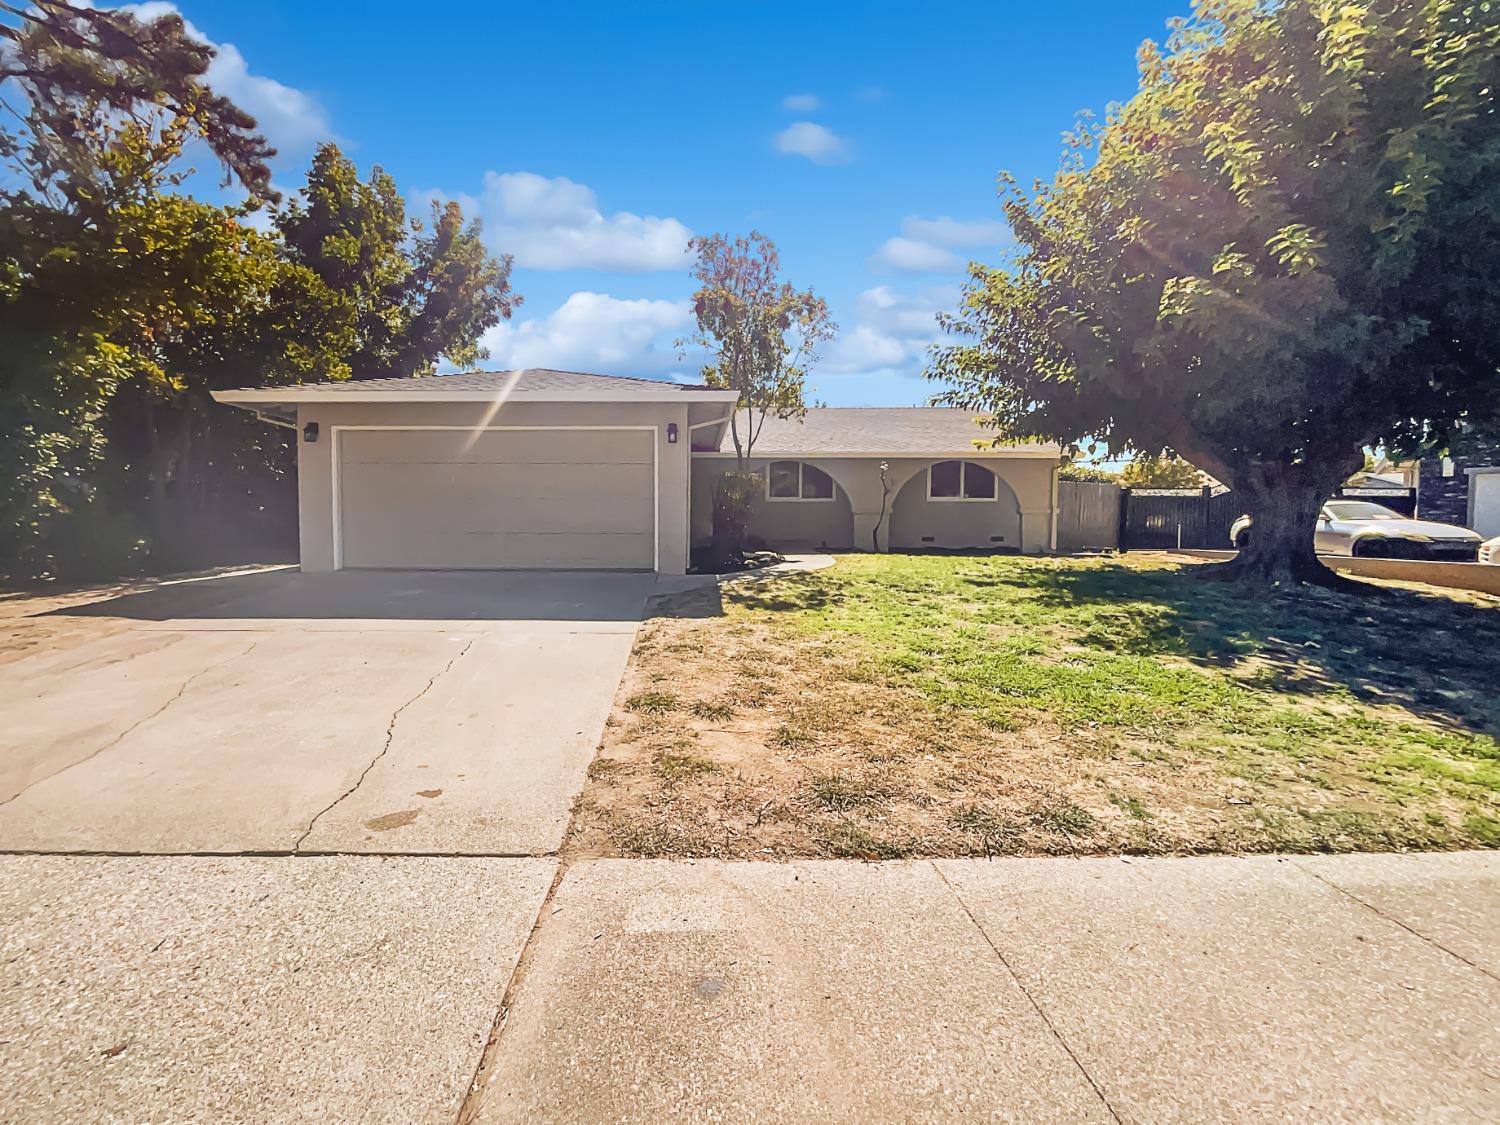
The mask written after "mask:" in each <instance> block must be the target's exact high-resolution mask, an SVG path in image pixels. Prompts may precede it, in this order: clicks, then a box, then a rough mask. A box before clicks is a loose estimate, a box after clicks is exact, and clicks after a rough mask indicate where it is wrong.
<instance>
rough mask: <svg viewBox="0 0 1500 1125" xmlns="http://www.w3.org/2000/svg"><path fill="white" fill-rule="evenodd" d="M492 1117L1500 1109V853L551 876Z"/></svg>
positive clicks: (1101, 1116)
mask: <svg viewBox="0 0 1500 1125" xmlns="http://www.w3.org/2000/svg"><path fill="white" fill-rule="evenodd" d="M512 993H513V999H514V1003H513V1006H512V1008H511V1010H510V1012H509V1013H508V1018H507V1020H506V1022H505V1024H504V1027H503V1030H502V1032H501V1034H500V1035H499V1036H498V1037H497V1039H496V1040H495V1042H494V1043H493V1044H492V1047H491V1050H490V1052H489V1054H488V1056H487V1058H486V1061H485V1065H484V1067H483V1071H482V1076H481V1077H482V1082H481V1087H480V1089H479V1091H478V1092H477V1096H476V1097H475V1098H473V1099H471V1103H470V1107H469V1112H470V1114H471V1115H472V1118H473V1119H474V1120H478V1121H482V1122H491V1123H493V1122H510V1121H642V1122H645V1121H658V1120H664V1119H667V1118H674V1119H680V1120H766V1119H776V1120H792V1121H825V1120H835V1121H872V1120H880V1121H890V1120H923V1121H931V1120H955V1121H958V1120H965V1121H977V1120H995V1119H1002V1120H1028V1121H1111V1120H1114V1121H1183V1122H1202V1121H1241V1120H1268V1119H1273V1118H1274V1119H1277V1120H1316V1121H1433V1120H1475V1121H1477V1120H1495V1119H1496V1117H1497V1115H1500V1062H1497V1061H1496V1060H1497V1059H1500V1021H1497V1019H1496V1015H1495V1013H1496V1011H1497V1010H1500V1007H1497V1006H1500V856H1496V855H1494V854H1474V853H1470V854H1455V855H1433V856H1423V855H1409V856H1398V855H1384V856H1357V857H1326V858H1301V857H1299V858H1275V857H1264V858H1253V859H1234V858H1222V859H1181V860H1129V861H1127V860H1120V859H1100V860H1003V861H995V862H984V861H941V862H914V863H897V864H884V865H863V864H857V863H847V862H815V863H793V864H786V865H781V864H755V863H739V864H724V863H711V862H697V863H673V862H664V861H663V862H657V861H630V860H611V861H594V862H586V863H581V864H579V865H577V866H575V867H573V868H572V869H571V870H570V871H568V873H567V875H566V876H565V878H564V880H563V882H562V884H561V886H560V887H559V889H558V891H557V893H556V894H555V896H554V897H553V899H552V900H551V901H550V903H549V904H548V905H547V906H546V907H545V908H544V910H543V915H542V923H541V925H540V927H539V929H538V932H537V934H536V936H535V937H534V939H533V941H532V944H531V946H530V948H529V950H528V953H527V956H526V958H525V959H524V961H523V963H522V968H521V970H520V974H519V979H518V980H517V981H516V982H514V983H513V985H512Z"/></svg>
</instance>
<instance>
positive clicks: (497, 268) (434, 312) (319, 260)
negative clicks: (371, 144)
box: [276, 144, 521, 379]
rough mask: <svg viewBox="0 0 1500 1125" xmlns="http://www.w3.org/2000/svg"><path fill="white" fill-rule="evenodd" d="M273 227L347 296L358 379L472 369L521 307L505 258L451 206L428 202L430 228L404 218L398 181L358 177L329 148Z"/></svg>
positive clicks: (376, 174)
mask: <svg viewBox="0 0 1500 1125" xmlns="http://www.w3.org/2000/svg"><path fill="white" fill-rule="evenodd" d="M276 225H277V228H278V230H279V231H280V232H281V236H282V238H283V239H284V240H285V242H286V246H287V250H288V253H289V255H290V257H291V260H292V261H294V262H296V263H298V264H300V265H304V266H307V267H308V268H309V269H311V270H312V271H313V272H314V273H316V274H317V275H318V277H320V278H321V279H322V280H323V281H324V283H325V284H327V285H328V286H329V287H330V288H331V289H334V290H336V291H337V292H339V293H341V294H343V295H344V297H345V299H346V300H348V301H349V302H350V304H351V306H352V309H353V315H354V320H355V346H354V350H353V351H352V352H351V353H350V354H349V355H348V356H347V357H346V362H347V365H348V368H349V371H350V372H351V374H352V376H353V377H354V378H356V379H372V378H387V377H391V376H401V377H404V376H411V375H428V374H431V373H432V372H433V371H434V370H435V368H436V366H437V364H438V362H439V361H440V360H444V359H446V360H448V361H449V362H451V363H453V364H455V365H457V366H459V367H469V366H472V365H473V364H474V363H476V362H477V361H479V360H481V359H483V358H485V355H486V353H485V352H484V351H483V349H481V348H480V346H479V338H480V336H481V335H483V333H484V331H485V330H486V329H488V328H491V327H493V326H494V325H496V324H498V323H499V322H500V321H501V320H502V319H506V318H508V317H509V316H510V315H511V310H512V309H514V308H515V307H516V306H517V305H519V304H520V303H521V298H520V297H519V296H518V295H516V294H515V293H513V292H512V291H511V289H510V269H511V258H510V257H509V256H508V255H507V256H505V257H503V258H500V259H498V260H497V259H495V258H493V257H491V256H490V254H489V252H488V251H487V250H486V249H485V247H484V243H483V241H482V240H481V238H480V230H479V224H478V222H477V221H476V222H472V223H466V222H465V221H464V215H463V210H462V209H461V208H460V206H459V205H458V204H457V203H453V202H449V203H447V204H437V203H434V204H433V207H432V218H431V223H430V225H424V224H423V223H421V222H419V221H408V220H407V217H406V204H405V202H404V201H403V199H402V197H401V192H400V191H399V190H398V189H397V187H396V181H395V180H394V179H392V178H391V176H390V175H389V174H387V173H386V172H384V171H383V170H381V169H380V168H376V169H375V170H374V171H373V172H372V173H371V175H370V178H369V180H367V181H366V180H361V179H360V178H359V172H358V170H357V169H356V168H355V166H354V163H353V162H352V161H351V160H349V159H348V157H346V156H344V154H343V153H342V152H340V151H339V149H338V147H337V146H336V145H333V144H325V145H322V146H321V147H319V149H318V151H317V154H316V155H315V156H314V157H313V163H312V168H311V170H310V171H309V172H308V176H307V186H306V187H305V188H303V189H302V190H301V191H300V192H299V193H298V195H297V198H296V199H295V200H293V201H292V202H291V203H290V204H289V206H288V207H287V208H286V209H285V210H284V211H282V212H281V213H280V214H279V215H278V217H277V223H276Z"/></svg>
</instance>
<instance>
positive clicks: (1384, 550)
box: [1354, 539, 1391, 559]
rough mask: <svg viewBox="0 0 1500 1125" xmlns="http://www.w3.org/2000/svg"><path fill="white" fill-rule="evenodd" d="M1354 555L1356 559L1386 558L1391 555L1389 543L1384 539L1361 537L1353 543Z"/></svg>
mask: <svg viewBox="0 0 1500 1125" xmlns="http://www.w3.org/2000/svg"><path fill="white" fill-rule="evenodd" d="M1354 557H1355V558H1357V559H1388V558H1390V557H1391V544H1390V541H1389V540H1386V539H1362V540H1360V541H1359V542H1358V543H1356V544H1354Z"/></svg>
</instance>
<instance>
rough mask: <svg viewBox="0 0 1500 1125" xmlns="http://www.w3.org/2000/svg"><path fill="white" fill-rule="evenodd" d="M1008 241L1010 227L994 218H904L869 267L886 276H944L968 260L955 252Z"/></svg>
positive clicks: (959, 267)
mask: <svg viewBox="0 0 1500 1125" xmlns="http://www.w3.org/2000/svg"><path fill="white" fill-rule="evenodd" d="M1010 239H1011V233H1010V227H1009V226H1007V225H1006V224H1005V223H1003V222H1000V221H999V220H997V219H967V220H965V219H951V218H949V217H948V216H947V215H940V216H938V217H937V218H935V219H924V218H922V217H921V216H920V215H908V216H907V217H906V218H905V219H903V220H901V233H900V234H899V235H897V236H896V237H894V238H888V239H886V240H885V241H884V242H882V243H881V244H880V247H879V248H878V249H877V250H876V251H875V253H874V254H873V255H871V257H870V261H869V265H870V267H871V268H872V269H875V270H879V271H881V272H886V273H890V272H894V273H945V272H948V271H950V270H956V269H961V268H962V267H963V265H964V264H965V262H966V261H967V260H968V259H967V258H966V257H961V256H960V255H959V254H957V253H955V250H959V249H973V248H976V247H999V246H1003V245H1005V244H1006V243H1008V242H1009V241H1010Z"/></svg>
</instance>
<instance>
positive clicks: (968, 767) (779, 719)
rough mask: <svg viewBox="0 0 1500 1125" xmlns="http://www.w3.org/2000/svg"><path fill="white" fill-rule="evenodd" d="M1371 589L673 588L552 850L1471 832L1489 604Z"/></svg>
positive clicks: (990, 848) (1337, 843)
mask: <svg viewBox="0 0 1500 1125" xmlns="http://www.w3.org/2000/svg"><path fill="white" fill-rule="evenodd" d="M1188 565H1191V564H1188ZM1381 589H1382V590H1383V591H1384V594H1383V596H1376V597H1369V598H1359V597H1349V596H1346V595H1336V594H1324V593H1310V594H1299V595H1273V596H1269V597H1267V596H1265V595H1263V594H1256V593H1252V592H1247V591H1243V590H1240V589H1238V588H1236V587H1233V586H1227V585H1223V584H1219V583H1205V582H1200V581H1194V580H1192V579H1191V578H1190V577H1189V576H1188V575H1186V574H1184V573H1181V572H1180V571H1179V568H1178V567H1177V566H1175V565H1173V564H1168V563H1164V562H1163V561H1162V560H1161V559H1160V558H1159V557H1155V558H1153V557H1150V556H1130V557H1126V558H1124V559H1023V558H1018V557H951V556H886V557H880V556H868V555H849V556H844V557H842V558H840V559H839V560H838V562H837V564H836V565H835V566H834V567H833V568H832V569H829V570H823V571H817V572H812V573H805V574H795V575H787V576H784V577H778V578H769V579H764V580H759V581H755V580H752V581H741V582H737V583H730V584H726V585H725V586H724V587H723V588H722V591H719V592H714V591H700V592H697V593H694V594H690V595H682V596H681V597H679V598H678V599H676V600H675V601H672V602H668V603H666V604H665V605H664V606H663V608H662V609H661V611H660V615H659V616H657V617H655V618H653V619H652V620H651V621H649V622H648V623H647V624H646V625H644V626H643V627H642V630H641V634H640V638H639V641H638V643H637V645H636V649H635V653H634V656H633V657H632V660H631V665H630V668H629V670H628V672H627V673H626V677H625V681H624V683H623V684H622V686H621V690H620V694H619V696H618V698H617V699H616V703H615V709H614V714H613V715H612V717H611V719H610V722H609V725H608V727H607V728H606V731H605V735H604V741H603V744H602V746H601V749H600V752H599V755H598V757H597V758H596V760H595V762H594V764H593V766H592V767H591V769H590V775H589V783H588V786H587V788H586V789H585V791H584V794H583V796H582V797H581V798H580V799H579V804H578V813H577V816H576V817H575V819H574V825H573V830H572V834H571V836H570V839H569V843H568V850H569V851H570V853H571V854H573V855H652V856H663V855H666V856H677V855H683V856H689V855H698V856H724V857H746V858H773V857H780V856H850V857H864V858H895V857H900V856H922V855H985V854H1040V853H1051V854H1072V853H1077V854H1084V853H1089V852H1111V853H1113V852H1119V851H1127V852H1142V853H1176V852H1246V851H1271V850H1287V851H1321V850H1329V851H1349V850H1384V849H1405V848H1462V847H1495V846H1500V743H1497V741H1496V739H1497V735H1500V599H1495V598H1486V597H1484V596H1483V595H1465V594H1461V593H1458V592H1453V591H1447V592H1439V591H1434V590H1414V589H1395V588H1392V587H1390V586H1385V587H1382V588H1381ZM720 598H722V612H721V611H720V606H719V604H718V602H719V600H720Z"/></svg>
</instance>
